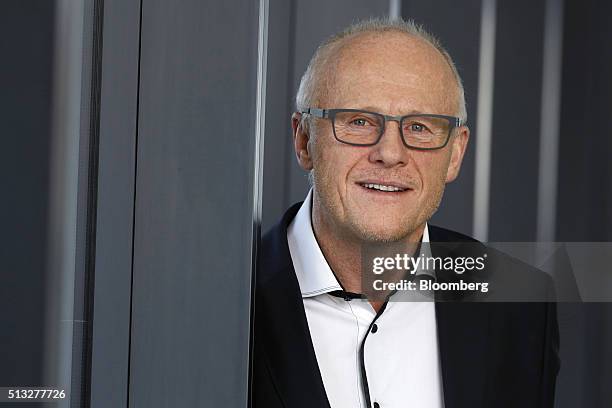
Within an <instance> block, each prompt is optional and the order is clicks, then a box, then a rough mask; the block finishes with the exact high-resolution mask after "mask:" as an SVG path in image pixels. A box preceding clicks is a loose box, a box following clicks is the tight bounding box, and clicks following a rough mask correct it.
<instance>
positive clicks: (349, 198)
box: [253, 20, 558, 408]
mask: <svg viewBox="0 0 612 408" xmlns="http://www.w3.org/2000/svg"><path fill="white" fill-rule="evenodd" d="M296 99H297V112H296V113H295V114H294V115H293V117H292V127H293V137H294V146H295V153H296V156H297V160H298V162H299V164H300V166H301V167H302V168H303V169H304V170H306V171H308V172H310V177H311V183H312V189H311V191H310V193H309V194H308V196H307V197H306V200H305V201H304V202H303V203H300V204H297V205H295V206H293V207H292V208H291V209H289V211H288V212H287V213H286V214H285V216H284V217H283V220H282V221H281V223H280V224H279V225H278V226H276V227H275V228H274V229H272V231H270V233H268V234H267V235H266V236H265V237H264V239H263V245H262V251H261V258H260V263H259V269H258V276H257V286H256V304H255V335H254V359H253V365H254V366H253V401H254V406H255V407H258V408H264V407H265V408H273V407H291V408H295V407H333V408H344V407H346V408H348V407H351V408H354V407H376V408H386V407H408V406H414V407H446V408H451V407H500V406H509V407H549V406H552V404H553V397H554V383H555V377H556V373H557V370H558V358H557V354H556V348H557V341H558V340H557V337H558V335H557V326H556V316H555V309H554V305H552V304H550V303H514V304H506V303H486V304H483V303H469V302H461V303H459V302H447V303H442V302H430V301H429V302H428V301H424V302H395V301H393V300H394V297H395V296H396V295H397V293H395V292H389V291H387V292H385V296H384V297H383V298H376V297H371V296H369V297H366V296H365V295H364V290H363V279H364V276H363V272H362V262H361V261H362V258H361V256H362V253H363V250H364V248H366V247H367V246H368V245H377V244H381V243H383V244H384V243H397V242H407V243H416V244H418V245H420V246H425V245H427V243H428V242H430V241H431V242H432V243H434V244H435V243H437V242H466V243H470V244H473V245H478V246H479V247H480V246H481V245H480V244H479V243H477V242H476V241H474V240H472V239H470V238H468V237H466V236H463V235H461V234H458V233H454V232H451V231H448V230H444V229H441V228H436V227H433V226H430V225H428V223H427V222H428V220H429V219H430V218H431V216H432V215H433V214H434V212H435V211H436V209H437V208H438V205H439V204H440V200H441V198H442V194H443V191H444V187H445V185H446V183H449V182H451V181H453V180H454V179H455V178H456V177H457V175H458V174H459V169H460V166H461V161H462V159H463V156H464V153H465V150H466V147H467V143H468V138H469V129H468V128H467V126H466V125H465V123H466V116H467V114H466V108H465V101H464V95H463V88H462V84H461V79H460V77H459V74H458V73H457V70H456V68H455V66H454V64H453V62H452V59H451V58H450V56H449V55H448V53H447V52H446V51H444V49H443V48H442V47H441V45H440V44H439V43H438V42H437V41H436V40H435V39H434V38H433V37H432V36H431V35H430V34H428V33H426V32H425V31H424V30H422V29H421V28H420V27H418V26H416V25H415V24H414V23H412V22H403V21H400V22H389V21H384V20H370V21H367V22H362V23H358V24H355V25H353V26H351V27H349V28H348V29H347V30H345V31H344V32H342V33H341V34H339V35H336V36H334V37H332V38H331V39H330V40H328V41H327V42H325V43H324V44H322V45H321V46H320V47H319V49H318V50H317V52H316V53H315V55H314V56H313V58H312V60H311V62H310V65H309V67H308V69H307V71H306V73H305V74H304V76H303V78H302V81H301V84H300V88H299V91H298V95H297V98H296ZM432 250H433V249H432ZM434 251H435V250H434ZM454 259H455V258H454ZM495 259H496V262H498V264H499V263H500V262H501V264H503V265H504V266H507V265H514V266H516V263H515V262H514V263H513V261H511V260H507V259H505V258H503V257H500V256H495ZM500 260H501V261H500ZM521 268H522V267H521ZM521 268H519V269H521ZM523 269H524V268H523ZM513 273H514V271H513ZM512 276H513V277H516V276H524V274H522V272H521V271H519V272H518V274H514V275H512ZM435 278H436V279H438V280H444V275H442V274H437V275H436V276H435ZM539 281H540V282H545V280H543V279H539ZM544 286H546V284H545V283H544ZM436 299H438V297H436Z"/></svg>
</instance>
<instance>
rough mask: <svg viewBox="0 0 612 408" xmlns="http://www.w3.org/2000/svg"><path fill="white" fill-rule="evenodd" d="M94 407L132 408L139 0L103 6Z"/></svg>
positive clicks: (111, 0)
mask: <svg viewBox="0 0 612 408" xmlns="http://www.w3.org/2000/svg"><path fill="white" fill-rule="evenodd" d="M104 26H105V28H106V29H105V30H104V36H103V51H102V54H103V60H102V67H101V68H102V84H101V98H100V99H101V100H100V142H99V166H98V171H99V173H98V208H97V228H96V266H95V268H96V269H95V284H94V288H95V289H94V310H93V313H94V315H93V322H94V327H93V338H92V351H91V352H92V356H91V399H90V403H91V408H106V407H126V406H127V395H128V362H129V344H130V302H131V282H132V229H133V224H134V222H133V213H134V171H135V165H136V117H137V96H138V52H139V49H138V46H139V33H140V0H105V1H104Z"/></svg>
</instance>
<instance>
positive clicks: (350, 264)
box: [311, 196, 425, 293]
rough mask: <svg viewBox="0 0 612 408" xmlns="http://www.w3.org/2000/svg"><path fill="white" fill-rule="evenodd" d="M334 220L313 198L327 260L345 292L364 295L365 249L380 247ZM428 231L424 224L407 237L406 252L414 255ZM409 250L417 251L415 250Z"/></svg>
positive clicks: (318, 234)
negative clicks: (416, 244)
mask: <svg viewBox="0 0 612 408" xmlns="http://www.w3.org/2000/svg"><path fill="white" fill-rule="evenodd" d="M330 218H331V217H329V216H327V214H326V213H325V211H324V210H323V208H322V207H321V206H320V203H319V202H318V200H317V199H316V198H315V197H314V196H313V200H312V214H311V220H312V228H313V231H314V235H315V238H316V240H317V243H318V244H319V247H320V248H321V252H322V253H323V256H324V257H325V260H326V261H327V263H328V264H329V267H330V268H331V270H332V271H333V273H334V275H335V276H336V279H338V281H339V283H340V285H342V287H343V288H344V290H346V291H348V292H353V293H362V292H363V291H362V271H361V268H362V265H361V256H362V253H361V251H362V248H363V247H364V245H375V244H377V243H375V242H369V241H365V240H363V239H360V238H359V237H357V236H356V235H355V234H354V233H351V232H350V231H347V230H346V228H342V227H340V226H336V225H333V223H332V222H331V220H330ZM424 228H425V225H424V224H423V225H420V226H419V227H418V228H417V229H416V230H415V231H412V232H411V233H410V234H409V235H408V236H407V238H406V242H407V243H408V245H407V246H406V250H407V251H410V253H412V252H413V250H414V248H415V245H414V243H418V242H420V240H421V237H422V236H423V231H424ZM410 243H413V244H410ZM408 248H413V250H410V249H408Z"/></svg>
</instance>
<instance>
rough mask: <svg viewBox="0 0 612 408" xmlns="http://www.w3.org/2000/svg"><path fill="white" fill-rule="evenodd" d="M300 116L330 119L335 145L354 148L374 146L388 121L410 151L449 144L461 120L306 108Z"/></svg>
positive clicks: (431, 116)
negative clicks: (397, 126)
mask: <svg viewBox="0 0 612 408" xmlns="http://www.w3.org/2000/svg"><path fill="white" fill-rule="evenodd" d="M301 113H303V114H308V115H313V116H314V117H317V118H324V119H330V120H331V122H332V128H333V130H334V137H335V138H336V140H337V141H339V142H342V143H346V144H349V145H353V146H373V145H375V144H376V143H378V142H379V141H380V139H381V138H382V135H383V134H384V133H385V124H386V122H387V121H394V122H397V123H398V124H399V129H400V134H401V135H402V142H403V143H404V145H405V146H406V147H408V148H410V149H417V150H435V149H441V148H443V147H444V146H446V144H447V143H448V140H449V139H450V135H451V132H452V130H453V129H454V128H456V127H459V126H461V119H459V118H457V117H454V116H446V115H434V114H425V113H423V114H421V113H419V114H414V115H405V116H391V115H383V114H382V113H376V112H368V111H363V110H359V109H318V108H307V109H305V110H303V111H301Z"/></svg>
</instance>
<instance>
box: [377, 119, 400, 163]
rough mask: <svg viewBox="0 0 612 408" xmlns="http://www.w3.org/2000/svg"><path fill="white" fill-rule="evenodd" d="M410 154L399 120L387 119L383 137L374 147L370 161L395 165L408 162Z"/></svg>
mask: <svg viewBox="0 0 612 408" xmlns="http://www.w3.org/2000/svg"><path fill="white" fill-rule="evenodd" d="M408 156H409V153H408V149H407V148H406V146H404V143H403V142H402V135H401V133H400V128H399V122H398V121H394V120H388V121H386V123H385V130H384V132H383V135H382V137H381V138H380V140H379V141H378V143H377V144H375V145H374V146H373V147H372V150H371V152H370V161H371V162H372V163H378V164H382V165H384V166H385V167H395V166H398V165H403V164H406V163H407V162H408V158H409V157H408Z"/></svg>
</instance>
